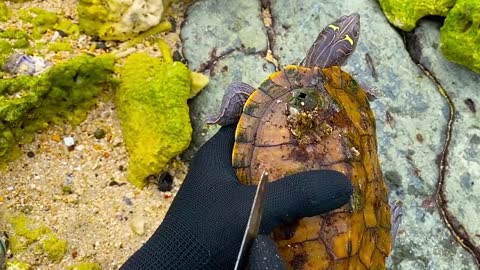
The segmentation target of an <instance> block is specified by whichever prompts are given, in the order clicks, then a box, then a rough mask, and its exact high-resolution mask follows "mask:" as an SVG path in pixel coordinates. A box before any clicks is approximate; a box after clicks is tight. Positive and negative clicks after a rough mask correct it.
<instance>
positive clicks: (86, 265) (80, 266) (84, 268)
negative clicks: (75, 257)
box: [67, 262, 102, 270]
mask: <svg viewBox="0 0 480 270" xmlns="http://www.w3.org/2000/svg"><path fill="white" fill-rule="evenodd" d="M67 270H102V267H101V266H100V265H99V264H98V263H93V262H81V263H77V264H74V265H70V266H69V267H67Z"/></svg>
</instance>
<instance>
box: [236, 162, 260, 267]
mask: <svg viewBox="0 0 480 270" xmlns="http://www.w3.org/2000/svg"><path fill="white" fill-rule="evenodd" d="M267 182H268V173H267V172H265V171H264V172H263V173H262V176H261V177H260V182H259V183H258V186H257V191H256V192H255V197H254V198H253V204H252V208H251V210H250V215H249V217H248V222H247V229H246V230H245V233H244V234H243V239H242V245H241V246H240V252H239V253H238V256H237V261H236V262H235V268H234V269H235V270H243V269H245V261H246V257H247V252H248V251H249V250H250V246H251V245H252V243H253V240H255V238H256V237H257V235H258V230H259V229H260V222H261V221H262V213H263V203H264V201H265V193H266V187H267Z"/></svg>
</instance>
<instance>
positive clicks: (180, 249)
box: [122, 126, 352, 269]
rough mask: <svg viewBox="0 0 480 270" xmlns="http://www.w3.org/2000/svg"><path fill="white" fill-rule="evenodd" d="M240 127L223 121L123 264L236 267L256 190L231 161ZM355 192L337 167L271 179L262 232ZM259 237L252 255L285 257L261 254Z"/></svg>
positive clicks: (136, 266) (335, 203)
mask: <svg viewBox="0 0 480 270" xmlns="http://www.w3.org/2000/svg"><path fill="white" fill-rule="evenodd" d="M234 132H235V127H234V126H227V127H222V128H221V129H220V131H219V132H218V133H217V134H216V135H215V136H214V137H213V138H212V139H210V140H209V141H208V142H207V143H205V145H204V146H203V147H202V148H201V149H200V150H199V151H198V152H197V154H196V156H195V158H194V159H193V161H192V163H191V166H190V171H189V173H188V174H187V176H186V178H185V181H184V182H183V184H182V186H181V188H180V190H179V191H178V194H177V196H176V197H175V199H174V200H173V202H172V205H171V206H170V209H169V210H168V212H167V214H166V215H165V218H164V220H163V222H162V224H161V225H160V226H159V227H158V229H157V230H156V232H155V233H154V234H153V235H152V237H151V238H150V239H149V240H148V241H147V243H145V245H144V246H143V247H142V248H140V249H139V250H138V251H137V252H136V253H135V254H134V255H133V256H132V257H131V258H130V259H129V260H128V261H127V262H126V263H125V265H123V266H122V269H233V267H234V265H235V260H236V257H237V254H238V252H239V249H240V244H241V241H242V237H243V234H244V231H245V229H246V224H247V220H248V216H249V214H250V208H251V206H252V203H253V197H254V195H255V191H256V186H246V185H242V184H240V183H239V181H238V179H237V177H236V175H235V172H234V170H233V167H232V165H231V164H232V160H231V157H232V147H233V143H234ZM351 194H352V186H351V184H350V181H349V180H348V179H347V178H346V177H345V176H344V175H343V174H341V173H338V172H334V171H309V172H303V173H298V174H294V175H290V176H288V177H285V178H284V179H280V180H277V181H275V182H273V183H268V187H267V194H266V198H265V206H264V212H263V216H262V224H261V226H260V233H261V234H264V235H265V234H268V233H270V232H271V230H272V229H273V228H274V227H276V226H277V225H278V224H280V223H281V222H282V221H284V220H289V221H293V220H295V219H298V218H301V217H305V216H314V215H318V214H321V213H325V212H328V211H331V210H333V209H335V208H338V207H340V206H342V205H344V204H345V203H346V202H347V201H348V200H349V197H350V195H351ZM259 239H264V238H258V239H257V241H255V243H256V244H255V245H254V247H253V248H252V251H254V252H253V254H254V255H253V257H252V258H250V259H251V260H250V261H251V262H254V263H256V262H258V263H259V264H262V263H263V264H265V263H270V262H280V263H282V261H281V260H280V258H279V257H278V259H279V260H277V261H275V259H274V258H273V259H272V260H268V259H267V260H264V259H258V260H255V254H256V255H258V254H259V253H258V252H255V249H256V247H258V244H259V243H263V242H261V241H258V240H259ZM267 241H268V240H267ZM272 243H273V242H272V241H270V242H269V243H268V245H269V246H270V248H273V251H274V252H275V247H274V245H273V244H272ZM274 256H278V255H275V254H274ZM257 258H258V257H257ZM251 267H253V268H255V265H252V266H251Z"/></svg>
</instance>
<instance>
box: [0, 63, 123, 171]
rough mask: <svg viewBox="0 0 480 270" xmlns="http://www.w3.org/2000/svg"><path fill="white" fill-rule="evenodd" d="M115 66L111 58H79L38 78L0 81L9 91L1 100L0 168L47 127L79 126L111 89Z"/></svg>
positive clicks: (27, 77) (1, 86)
mask: <svg viewBox="0 0 480 270" xmlns="http://www.w3.org/2000/svg"><path fill="white" fill-rule="evenodd" d="M114 63H115V59H114V58H113V57H112V56H111V55H104V56H97V57H92V56H89V55H80V56H77V57H75V58H72V59H70V60H69V61H66V62H64V63H61V64H58V65H55V66H52V67H51V68H50V69H49V70H48V71H47V72H45V73H43V74H41V75H39V76H35V77H31V76H25V75H24V76H17V77H15V78H5V79H2V80H0V89H8V92H6V91H4V92H3V94H2V95H1V97H0V165H1V164H3V163H5V162H8V161H11V160H13V159H14V158H16V157H18V154H19V152H20V151H19V146H18V145H19V143H20V142H28V141H29V140H32V139H33V135H34V134H35V132H36V131H38V130H42V129H44V128H46V127H48V125H49V123H54V124H60V123H61V124H63V123H64V120H65V119H67V120H68V121H69V122H70V123H71V124H72V126H75V125H78V124H79V123H80V122H82V121H83V120H84V119H85V117H86V114H87V112H88V111H89V109H90V108H91V107H92V106H93V105H95V103H96V101H97V97H98V96H99V95H100V93H101V92H102V91H103V90H105V89H108V88H109V87H110V85H111V84H110V83H111V82H112V81H113V80H112V73H113V66H114ZM0 92H1V91H0ZM56 139H57V138H55V140H56Z"/></svg>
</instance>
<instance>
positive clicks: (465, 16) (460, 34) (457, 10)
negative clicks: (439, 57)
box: [440, 0, 480, 73]
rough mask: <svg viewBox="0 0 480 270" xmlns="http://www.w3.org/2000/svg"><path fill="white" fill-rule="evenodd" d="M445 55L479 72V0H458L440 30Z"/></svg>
mask: <svg viewBox="0 0 480 270" xmlns="http://www.w3.org/2000/svg"><path fill="white" fill-rule="evenodd" d="M440 41H441V46H440V48H441V50H442V53H443V54H444V55H445V57H446V58H447V59H448V60H450V61H452V62H455V63H458V64H462V65H465V66H466V67H468V68H469V69H471V70H473V71H475V72H477V73H480V1H478V0H458V1H457V3H456V4H455V6H454V7H453V8H452V10H450V12H449V13H448V16H447V18H446V19H445V22H444V24H443V27H442V28H441V30H440Z"/></svg>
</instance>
